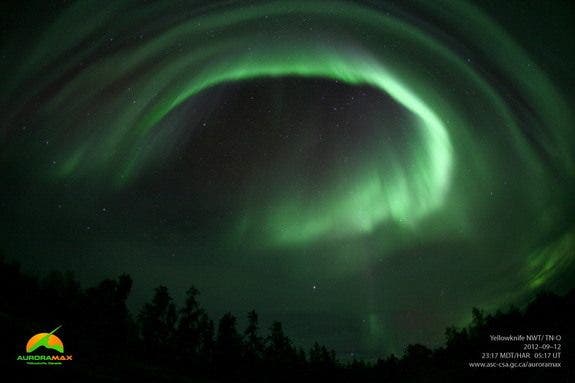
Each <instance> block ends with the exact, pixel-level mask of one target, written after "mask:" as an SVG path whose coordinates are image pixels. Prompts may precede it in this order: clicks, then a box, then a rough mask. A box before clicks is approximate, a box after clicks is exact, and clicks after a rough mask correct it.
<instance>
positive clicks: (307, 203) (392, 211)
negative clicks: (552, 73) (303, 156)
mask: <svg viewBox="0 0 575 383" xmlns="http://www.w3.org/2000/svg"><path fill="white" fill-rule="evenodd" d="M408 3H409V4H407V5H405V6H406V9H407V11H406V14H409V13H410V12H409V10H410V9H411V8H413V10H415V11H414V12H413V13H414V15H415V17H414V19H409V18H403V17H401V14H400V13H394V12H393V9H390V12H381V9H376V8H370V5H369V4H368V3H366V4H363V5H362V4H361V3H359V2H340V1H333V2H330V6H329V7H326V5H325V3H324V2H317V1H281V2H280V1H270V2H258V1H255V2H250V4H249V5H245V4H241V2H230V3H224V4H220V3H216V4H214V5H211V6H207V7H202V8H200V9H194V12H192V13H190V14H187V13H183V12H175V11H174V9H176V8H177V7H175V8H171V4H172V2H170V1H157V2H154V4H153V5H147V6H141V5H140V4H137V3H134V2H131V1H117V2H113V4H112V3H110V4H106V5H105V6H102V5H101V2H99V1H83V2H78V3H76V4H74V5H73V6H71V7H69V8H67V10H66V11H65V12H64V13H63V14H62V15H61V16H60V17H58V18H57V19H56V20H55V22H54V23H53V24H52V25H51V26H50V27H49V28H47V29H46V31H45V33H44V34H43V36H42V39H41V40H40V42H39V43H38V45H37V46H36V47H35V48H34V49H32V50H31V51H30V52H29V54H25V55H23V59H22V62H21V63H20V64H21V65H17V63H15V64H14V65H15V66H17V69H16V70H14V72H15V73H14V75H13V76H10V78H8V79H7V81H6V82H4V83H3V84H1V85H0V86H1V87H2V92H1V93H2V97H3V98H2V101H3V102H4V103H5V104H3V105H9V106H10V108H8V107H6V108H5V109H7V110H8V111H7V114H8V118H7V121H8V122H7V125H8V126H10V124H11V119H15V118H16V117H15V116H17V115H18V113H23V111H26V112H27V111H28V109H27V107H29V105H36V97H39V95H42V94H48V95H49V97H47V99H46V100H43V101H44V102H43V103H41V104H39V106H38V109H37V110H35V111H34V112H33V113H32V114H31V115H29V116H28V115H27V118H29V119H30V120H31V121H32V122H36V123H37V125H39V126H41V127H42V131H41V132H40V133H38V137H40V136H41V138H38V139H37V140H36V141H35V142H41V141H43V140H45V137H49V138H50V139H51V140H52V141H53V144H52V145H54V147H56V149H55V152H57V153H58V156H59V158H58V161H57V163H56V166H53V167H51V168H50V170H49V171H46V172H42V171H40V172H41V173H42V176H44V177H45V178H48V180H49V181H50V182H55V183H58V182H61V183H67V182H70V181H71V180H72V181H76V182H78V183H81V182H85V183H86V184H88V185H98V186H100V187H102V188H103V189H105V190H106V192H108V193H114V192H120V191H122V190H124V189H125V188H127V187H129V186H131V185H133V184H134V182H135V181H137V180H138V179H139V177H140V176H142V175H145V174H147V172H148V171H149V170H150V169H152V168H154V166H155V165H158V164H165V163H169V161H170V160H171V157H170V154H171V153H173V152H174V151H175V150H174V149H175V148H176V147H177V146H178V144H180V143H181V142H182V141H185V139H184V138H185V137H188V136H187V135H186V133H188V132H186V131H185V130H186V129H189V127H188V126H184V125H185V124H178V123H175V124H174V125H173V126H165V125H163V124H162V123H163V122H165V121H166V120H168V118H169V117H170V116H171V115H172V113H175V112H176V111H177V110H178V108H179V107H181V106H182V105H183V104H185V103H186V102H189V101H192V102H193V101H194V99H195V98H196V97H197V96H198V95H199V94H200V93H201V92H203V91H206V90H208V89H210V88H213V87H216V86H218V85H220V84H224V83H227V82H237V81H248V80H254V79H257V78H262V77H265V78H281V77H285V76H294V77H305V78H324V79H328V80H333V81H339V82H343V83H346V84H349V85H352V86H356V85H361V86H364V85H368V86H371V87H374V88H376V89H378V90H379V91H381V92H382V93H385V94H387V95H389V96H391V98H393V100H395V101H396V102H397V103H398V104H400V105H401V106H402V107H403V108H405V109H406V110H407V111H409V112H410V113H411V115H412V116H411V117H412V118H411V119H410V123H411V124H412V125H411V126H407V127H405V126H403V127H398V129H403V130H405V131H407V132H409V137H408V140H407V141H408V143H409V144H408V145H406V148H405V150H404V151H400V150H398V149H397V148H396V146H397V145H396V144H397V143H385V142H381V143H378V145H374V147H375V148H376V150H379V152H378V153H376V154H377V155H372V156H366V157H368V158H369V160H368V161H367V160H366V161H365V162H363V163H361V164H359V165H357V166H356V167H355V168H354V169H353V172H350V171H349V170H348V169H346V170H342V169H335V170H334V172H333V173H334V174H335V176H334V180H330V181H333V182H332V183H330V186H333V185H335V186H333V187H329V188H326V190H322V193H320V195H321V197H317V196H314V197H313V198H310V197H309V195H307V194H306V189H305V187H300V186H301V185H302V184H304V183H305V180H301V179H294V180H290V179H286V180H284V181H278V184H277V185H260V184H257V182H254V185H250V186H249V187H247V190H246V191H245V195H246V198H245V201H247V202H243V201H244V200H242V202H238V206H230V207H229V210H230V211H231V214H230V216H231V217H233V218H232V219H231V220H232V221H233V222H231V223H229V226H226V227H225V229H222V231H225V232H224V233H223V234H222V238H223V239H224V240H223V242H226V241H228V242H229V243H232V244H237V243H242V244H243V245H245V246H246V247H251V248H256V249H277V248H280V249H294V248H298V247H304V246H306V245H309V244H313V245H315V244H318V243H323V242H328V243H329V242H331V241H340V240H343V239H352V240H365V241H370V240H373V241H375V242H376V244H377V252H378V255H377V256H379V255H381V254H383V256H388V255H393V254H394V251H398V250H399V249H401V248H404V247H408V246H410V244H411V243H412V242H417V243H429V242H433V241H434V240H437V238H441V239H445V238H449V239H457V240H461V241H470V242H473V241H475V242H477V243H482V244H483V243H489V242H490V241H491V240H492V239H493V238H496V239H497V240H498V241H502V242H503V241H506V240H507V239H505V240H502V239H501V238H506V237H505V235H507V234H509V235H510V236H511V237H513V241H519V240H517V238H516V237H515V236H516V235H517V234H516V233H515V232H512V230H511V228H507V227H503V228H499V226H497V227H498V228H499V229H500V233H497V234H492V233H487V232H488V231H489V230H491V226H496V224H497V222H489V223H486V222H488V221H489V220H488V219H487V218H485V216H484V212H485V211H491V210H492V207H493V206H495V204H496V203H498V204H500V205H508V204H509V203H510V202H509V200H506V199H505V196H507V194H509V195H512V196H514V197H515V196H518V200H517V201H513V202H514V203H515V202H516V203H517V206H516V207H514V212H513V213H512V219H511V218H510V221H513V222H514V223H517V226H520V227H521V230H524V231H525V232H527V233H528V234H527V235H528V236H529V235H531V234H533V233H536V234H537V235H533V237H534V238H544V237H545V235H546V234H547V233H548V232H552V231H553V230H558V229H556V228H555V227H554V225H555V223H554V222H550V223H548V224H541V225H538V226H537V227H536V228H533V227H531V226H529V225H528V224H527V223H526V222H531V221H538V220H539V218H540V216H541V215H542V214H543V213H542V212H544V211H547V210H552V209H553V208H557V206H554V205H555V204H557V205H558V206H559V207H562V205H561V203H563V202H556V201H559V200H562V199H565V198H566V197H565V196H564V195H563V194H561V193H564V191H563V189H569V185H572V184H573V181H572V179H573V174H574V172H575V170H574V169H575V165H574V160H573V159H574V148H575V145H573V138H574V133H573V132H574V130H573V126H575V123H574V119H573V113H572V112H571V110H570V107H569V103H568V102H567V101H566V100H565V99H564V97H563V96H562V95H561V93H560V92H559V91H558V90H557V89H556V88H555V86H554V84H552V83H551V81H550V79H549V78H548V76H547V75H546V74H545V73H544V72H543V70H541V68H539V67H538V66H537V63H536V62H534V61H533V60H532V59H531V58H530V57H529V55H528V54H527V53H526V52H525V51H524V50H523V49H522V48H521V47H520V46H518V45H517V44H516V43H515V42H514V41H513V40H512V39H511V37H510V36H509V35H508V34H507V33H506V32H505V31H504V30H503V29H502V28H500V27H499V26H497V25H496V24H495V23H494V22H492V21H491V20H490V19H488V18H487V16H485V15H483V14H482V12H481V11H480V10H479V9H478V8H477V7H475V6H473V5H471V4H469V3H467V2H465V1H423V0H422V1H415V2H413V3H412V2H408ZM382 7H385V5H382ZM180 13H181V14H180ZM158 14H166V15H170V16H171V18H167V20H169V21H168V22H166V23H165V24H162V23H161V22H158V21H157V20H156V19H157V17H156V15H158ZM419 14H421V15H422V16H421V18H422V19H425V16H426V15H427V14H429V15H430V16H433V17H430V18H429V20H434V18H437V20H442V21H443V22H444V23H445V24H446V25H450V28H452V30H453V34H454V36H452V38H453V40H450V39H446V38H445V36H443V35H441V34H440V33H436V32H437V31H434V30H428V29H426V28H427V27H426V25H425V23H419V22H418V20H417V16H418V15H419ZM87 15H93V17H87ZM114 17H115V18H114ZM156 22H158V24H154V23H156ZM148 24H150V25H152V24H153V25H154V27H151V26H150V27H149V29H146V27H142V26H147V25H148ZM135 27H137V28H135ZM132 29H137V31H138V32H137V33H136V32H135V34H134V35H129V34H128V32H131V31H132ZM67 30H74V31H77V34H74V35H72V34H64V33H62V31H67ZM138 33H142V36H143V37H142V38H140V37H139V36H138ZM127 34H128V35H127ZM86 41H89V42H90V43H89V44H88V43H86V44H85V42H86ZM455 41H456V42H458V44H455V43H454V42H455ZM55 67H57V68H59V69H58V70H50V68H55ZM500 79H504V81H499V80H500ZM501 83H503V85H501ZM27 84H35V86H34V89H33V90H32V91H30V92H24V91H22V89H26V87H27ZM6 100H9V103H8V101H6ZM13 105H15V106H16V107H12V106H13ZM368 117H369V118H370V121H372V123H373V124H374V126H376V127H380V126H381V127H382V128H381V129H384V125H385V124H384V122H385V116H382V115H377V116H375V117H374V116H368ZM180 125H182V126H180ZM197 128H198V129H200V127H197ZM35 138H37V137H35ZM27 149H29V148H26V147H25V148H20V147H19V146H18V145H14V147H13V148H10V150H12V152H6V153H3V159H4V158H6V159H11V158H20V157H18V155H19V154H18V153H17V152H18V151H22V152H28V151H36V150H38V148H37V147H33V149H32V150H28V151H27ZM43 149H44V147H42V150H43ZM256 150H257V148H256ZM370 154H371V153H370ZM15 161H17V160H15ZM289 162H290V160H289V159H286V160H285V163H284V162H282V163H278V164H277V165H278V169H282V170H284V169H288V170H290V171H291V173H290V172H286V176H285V178H289V176H290V175H291V174H293V173H296V174H297V168H298V166H304V165H305V164H302V163H293V164H290V163H289ZM294 162H297V161H294ZM294 169H295V170H294ZM278 172H280V170H278ZM278 178H280V177H278ZM565 180H568V181H565ZM291 181H293V184H294V185H297V186H293V187H292V185H291V183H290V182H291ZM568 182H571V184H568ZM566 184H567V186H565V185H566ZM268 189H271V190H274V192H273V193H270V194H265V198H263V197H261V195H263V194H264V193H262V190H268ZM327 189H329V190H327ZM566 194H569V193H568V192H567V193H566ZM503 201H504V202H503ZM490 219H491V220H492V221H494V219H493V217H490ZM511 226H512V225H511ZM493 230H496V229H493ZM521 230H519V229H518V230H517V231H518V232H519V231H521ZM374 238H375V239H374ZM567 238H571V237H567ZM510 242H512V241H511V240H510ZM564 242H565V240H563V241H562V242H559V244H557V245H554V246H550V247H546V246H548V244H547V243H543V244H542V243H540V242H537V240H533V241H529V243H528V245H525V246H522V247H521V253H519V250H517V249H515V250H514V251H515V253H513V254H512V255H510V257H511V256H513V257H517V258H518V259H519V258H520V257H523V258H521V259H522V260H523V263H522V265H523V267H522V269H521V270H520V271H519V273H518V275H522V276H523V277H522V278H523V283H524V284H525V285H526V286H529V287H530V288H537V287H540V286H543V285H544V284H546V283H548V282H549V281H551V280H553V277H554V275H555V274H556V273H558V270H559V269H560V268H562V267H563V265H564V264H566V263H568V262H570V261H571V258H572V257H571V256H567V255H566V251H565V250H564V249H565V246H567V245H565V244H564ZM229 243H226V245H229ZM229 246H231V245H229ZM569 246H571V245H569ZM517 247H518V248H519V247H520V246H517ZM540 249H545V250H540ZM489 250H490V249H489ZM504 250H506V249H498V251H500V252H502V253H503V252H504ZM366 253H368V252H367V251H366ZM379 253H381V254H379ZM525 254H530V255H529V256H526V255H525ZM366 257H367V256H366ZM361 258H362V257H361V256H357V257H355V258H353V260H352V261H349V262H348V263H345V265H346V267H349V269H354V267H351V266H347V265H351V264H352V263H353V262H357V263H358V264H361V265H364V264H367V263H368V262H366V260H365V259H361ZM363 258H365V257H363Z"/></svg>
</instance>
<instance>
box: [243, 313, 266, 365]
mask: <svg viewBox="0 0 575 383" xmlns="http://www.w3.org/2000/svg"><path fill="white" fill-rule="evenodd" d="M258 331H259V325H258V314H257V313H256V311H255V310H252V311H250V312H249V313H248V325H247V327H246V330H245V331H244V355H243V358H244V361H245V364H246V368H247V369H248V370H254V369H256V368H257V367H258V366H259V364H260V363H261V361H262V358H263V353H264V342H263V339H262V337H261V336H259V334H258Z"/></svg>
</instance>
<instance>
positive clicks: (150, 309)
mask: <svg viewBox="0 0 575 383" xmlns="http://www.w3.org/2000/svg"><path fill="white" fill-rule="evenodd" d="M131 288H132V280H131V278H130V277H129V276H128V275H121V276H120V277H118V278H116V279H106V280H104V281H102V282H101V283H100V284H98V285H97V286H95V287H90V288H87V289H82V288H81V287H80V285H79V283H78V282H77V281H76V280H75V279H74V277H73V275H72V274H71V273H62V272H52V273H50V274H48V275H46V276H45V277H43V278H35V277H32V276H29V275H26V274H24V273H22V272H21V271H20V268H19V266H18V264H16V263H10V262H6V261H4V260H3V259H2V258H0V326H1V328H2V330H3V347H1V348H0V350H1V351H0V363H1V364H6V365H11V366H13V367H15V368H18V369H20V370H26V372H27V373H28V372H30V366H25V365H24V364H21V363H20V364H18V363H15V361H14V360H15V356H16V355H17V354H22V353H23V351H24V346H25V342H26V341H27V339H28V338H29V337H30V336H31V335H34V334H35V333H37V332H49V331H51V330H52V328H46V326H53V327H56V326H58V325H62V328H61V330H59V332H58V334H59V335H61V337H62V339H63V341H64V345H65V350H66V352H71V353H73V354H74V362H73V363H70V364H69V365H67V366H65V369H64V368H62V369H61V371H58V372H57V373H58V374H67V375H66V376H67V377H69V376H71V375H74V377H73V379H75V380H78V379H80V380H81V381H123V380H130V381H132V380H134V379H136V380H138V381H140V382H162V381H166V382H168V381H169V382H180V381H181V382H187V381H201V382H204V381H205V382H217V381H242V382H258V381H260V382H264V381H265V382H267V381H269V382H278V381H293V380H299V381H322V382H323V381H337V382H382V381H384V382H460V381H464V380H466V381H471V382H473V381H479V380H484V379H492V380H494V381H499V379H502V378H505V379H518V378H519V379H522V380H523V381H527V382H536V381H541V380H542V379H551V378H552V379H556V381H567V380H565V379H567V375H568V373H569V368H568V366H567V363H568V355H569V348H570V347H571V346H570V345H571V336H570V335H571V325H572V324H573V323H575V321H574V319H575V318H574V316H573V310H572V308H573V307H575V306H574V303H575V291H574V290H571V291H570V292H569V293H568V294H566V295H565V296H558V295H555V294H552V293H541V294H539V295H538V296H537V297H536V298H535V299H534V300H533V301H532V302H531V303H529V305H527V307H526V308H525V309H524V310H519V309H517V308H513V307H512V308H509V309H508V310H507V311H505V312H503V311H497V312H496V313H493V314H486V313H484V312H483V311H481V310H479V309H473V311H472V317H473V320H472V322H471V324H470V325H469V326H468V327H466V328H462V329H457V328H454V327H451V328H448V329H447V330H446V343H445V345H444V346H443V347H439V348H437V349H434V350H432V349H430V348H428V347H426V346H423V345H420V344H415V345H408V346H407V347H406V349H405V352H404V353H403V355H401V356H395V355H389V356H387V357H385V358H381V359H379V360H377V361H376V362H366V361H361V360H354V361H351V362H342V361H340V360H338V359H337V358H336V354H335V352H334V351H333V350H328V349H327V348H326V347H325V346H321V345H319V344H318V343H315V344H314V345H313V347H311V349H309V350H304V349H302V348H299V347H296V345H294V344H293V342H292V341H291V340H290V338H289V337H288V336H287V335H286V334H285V333H284V331H283V327H282V324H281V323H280V322H273V324H272V325H271V327H270V328H269V329H261V328H260V325H259V321H258V314H257V313H256V311H251V312H249V313H247V325H246V326H245V328H241V329H240V328H238V323H237V322H238V320H237V318H236V316H234V315H233V314H232V313H226V314H225V315H223V316H222V317H221V318H219V320H217V321H214V320H213V319H212V318H210V317H209V316H208V314H207V313H206V311H205V310H204V309H203V308H202V307H201V305H200V300H199V291H198V290H197V289H196V288H194V287H191V288H190V289H189V290H188V291H187V293H186V297H185V300H184V302H183V304H182V305H181V307H177V305H176V304H175V303H174V300H173V298H172V297H171V296H170V293H169V291H168V289H167V288H166V287H164V286H160V287H158V288H156V289H155V291H154V295H153V298H152V300H151V301H150V302H148V303H146V304H144V306H143V307H142V309H141V310H140V311H139V312H138V313H137V314H136V315H134V316H132V315H131V314H130V312H129V310H128V309H127V306H126V300H127V298H128V296H129V294H130V291H131ZM496 334H501V335H509V334H556V335H557V334H558V335H561V336H562V341H561V342H559V343H561V348H562V350H561V352H562V357H561V358H560V361H561V362H562V363H563V367H561V368H555V369H553V368H548V369H545V368H543V369H542V368H539V369H533V368H532V369H527V368H524V369H521V368H515V369H511V368H491V369H481V368H471V367H470V366H469V362H472V361H482V360H481V355H482V353H483V352H495V351H520V350H519V349H518V344H516V343H514V344H501V343H497V344H496V343H494V342H492V341H491V340H490V335H496ZM555 343H557V342H555ZM43 373H44V372H43ZM557 379H558V380H557Z"/></svg>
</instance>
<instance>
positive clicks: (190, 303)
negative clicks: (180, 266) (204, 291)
mask: <svg viewBox="0 0 575 383" xmlns="http://www.w3.org/2000/svg"><path fill="white" fill-rule="evenodd" d="M199 293H200V292H199V291H198V289H196V288H195V287H194V286H192V287H190V288H189V289H188V291H187V292H186V300H185V302H184V307H182V309H180V311H179V321H178V325H177V328H176V344H177V350H178V356H179V358H180V359H183V360H184V361H185V362H186V363H188V364H194V365H197V364H198V362H199V360H198V355H199V353H200V350H201V341H202V333H201V332H202V324H203V321H205V320H206V319H205V317H206V313H205V311H204V310H203V309H202V308H201V307H200V305H199V303H198V299H197V297H198V295H199Z"/></svg>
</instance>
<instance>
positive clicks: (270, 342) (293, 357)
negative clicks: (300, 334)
mask: <svg viewBox="0 0 575 383" xmlns="http://www.w3.org/2000/svg"><path fill="white" fill-rule="evenodd" d="M265 360H266V362H267V363H268V364H269V366H270V367H271V368H275V369H286V368H289V367H292V366H293V365H294V364H296V361H297V353H296V351H295V350H294V348H293V347H292V344H291V341H290V339H289V338H288V337H287V336H285V334H284V331H283V327H282V324H281V322H277V321H276V322H273V323H272V325H271V327H270V334H269V336H268V337H267V338H266V349H265Z"/></svg>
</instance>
